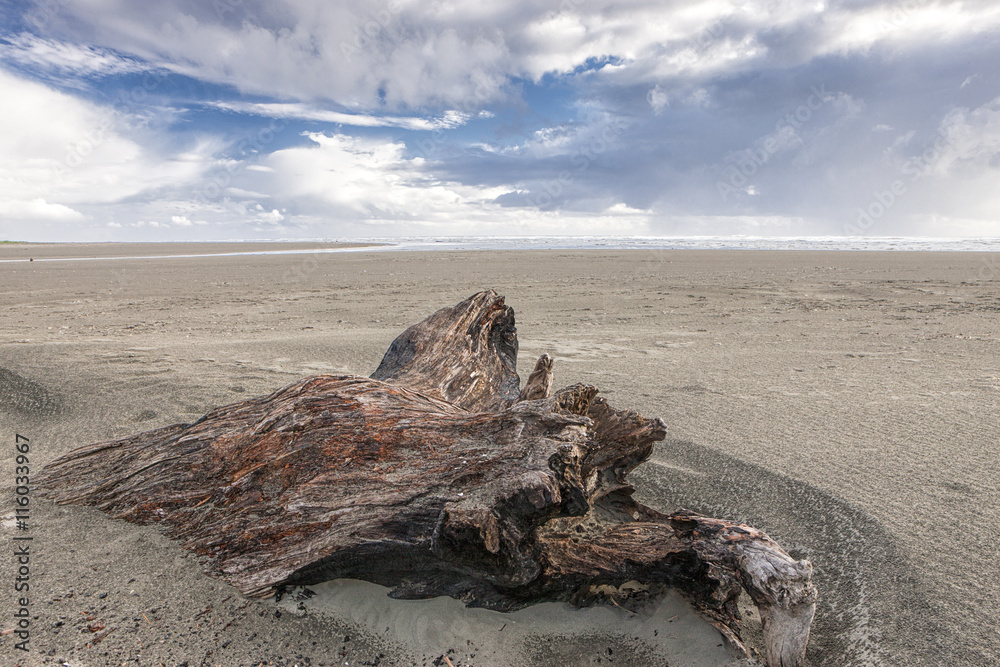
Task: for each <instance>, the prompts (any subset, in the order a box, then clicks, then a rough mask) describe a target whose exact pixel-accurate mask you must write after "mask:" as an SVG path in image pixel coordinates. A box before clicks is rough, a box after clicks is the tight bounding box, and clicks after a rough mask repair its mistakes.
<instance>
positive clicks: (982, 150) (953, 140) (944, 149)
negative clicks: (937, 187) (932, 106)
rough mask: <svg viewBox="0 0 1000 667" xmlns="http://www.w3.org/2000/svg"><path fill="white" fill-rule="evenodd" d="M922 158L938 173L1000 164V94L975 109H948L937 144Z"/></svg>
mask: <svg viewBox="0 0 1000 667" xmlns="http://www.w3.org/2000/svg"><path fill="white" fill-rule="evenodd" d="M931 152H933V153H934V155H933V156H932V155H930V153H931ZM921 158H923V161H924V163H926V164H927V165H928V166H929V167H931V168H932V169H933V170H934V171H935V172H936V173H938V174H947V173H954V172H957V171H959V170H972V171H974V172H975V173H980V172H982V171H983V170H990V169H996V168H997V167H1000V161H998V158H1000V97H997V98H996V99H994V100H993V101H991V102H989V103H987V104H984V105H983V106H981V107H978V108H976V109H972V110H970V109H968V108H959V109H953V110H952V111H950V112H948V114H947V115H945V117H944V118H943V119H942V121H941V126H940V128H939V130H938V137H936V140H935V142H934V145H933V146H932V147H931V148H928V149H927V151H925V155H923V156H921ZM928 158H930V159H928Z"/></svg>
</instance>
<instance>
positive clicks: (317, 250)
mask: <svg viewBox="0 0 1000 667" xmlns="http://www.w3.org/2000/svg"><path fill="white" fill-rule="evenodd" d="M405 249H406V248H405V247H403V246H402V245H370V246H357V247H352V248H313V249H305V250H302V249H300V250H253V251H246V252H211V253H197V254H191V255H120V256H117V257H32V258H19V259H0V264H8V263H11V262H95V261H106V260H116V259H188V258H194V257H239V256H246V255H325V254H330V253H340V252H372V251H375V252H380V251H387V250H405Z"/></svg>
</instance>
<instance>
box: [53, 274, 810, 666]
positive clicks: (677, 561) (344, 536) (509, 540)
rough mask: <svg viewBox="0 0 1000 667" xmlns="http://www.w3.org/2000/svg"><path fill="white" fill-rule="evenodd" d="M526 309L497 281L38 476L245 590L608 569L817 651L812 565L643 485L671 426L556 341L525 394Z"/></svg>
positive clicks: (507, 590)
mask: <svg viewBox="0 0 1000 667" xmlns="http://www.w3.org/2000/svg"><path fill="white" fill-rule="evenodd" d="M516 355H517V337H516V329H515V327H514V316H513V311H512V310H511V309H510V308H509V307H507V306H506V305H505V304H504V301H503V297H500V296H498V295H497V294H496V293H495V292H492V291H488V292H483V293H480V294H477V295H474V296H473V297H471V298H470V299H467V300H466V301H463V302H462V303H460V304H458V305H457V306H455V307H454V308H446V309H442V310H440V311H438V312H437V313H435V314H433V315H432V316H431V317H429V318H428V319H426V320H424V321H423V322H421V323H419V324H417V325H415V326H413V327H410V328H409V329H407V330H406V331H405V332H404V333H403V334H401V335H400V336H399V337H398V338H397V339H396V340H395V341H394V342H393V343H392V346H391V347H390V349H389V351H388V352H387V353H386V355H385V358H384V359H383V360H382V363H381V365H380V366H379V368H378V370H377V371H376V372H375V373H374V374H373V376H372V377H371V378H363V377H357V376H330V375H320V376H316V377H311V378H306V379H304V380H300V381H299V382H296V383H294V384H291V385H289V386H287V387H285V388H283V389H280V390H278V391H276V392H275V393H273V394H271V395H270V396H266V397H261V398H255V399H251V400H248V401H243V402H240V403H235V404H233V405H229V406H225V407H221V408H218V409H216V410H213V411H212V412H210V413H208V414H207V415H205V416H204V417H203V418H201V419H200V420H198V421H197V422H195V423H193V424H176V425H173V426H168V427H165V428H161V429H157V430H154V431H148V432H146V433H141V434H138V435H135V436H132V437H129V438H125V439H122V440H118V441H114V442H107V443H98V444H95V445H89V446H86V447H81V448H79V449H77V450H74V451H73V452H70V453H69V454H67V455H66V456H64V457H61V458H60V459H57V460H55V461H53V462H52V463H50V464H49V465H48V466H46V468H45V469H44V470H43V472H42V474H41V476H40V477H39V479H38V483H39V486H40V490H41V493H42V494H43V495H45V496H47V497H49V498H51V499H53V500H55V501H56V502H60V503H75V504H86V505H93V506H96V507H99V508H100V509H102V510H104V511H105V512H107V513H109V514H110V515H112V516H114V517H116V518H122V519H126V520H128V521H133V522H136V523H142V524H158V525H159V526H160V527H161V528H162V530H163V531H164V532H165V533H166V534H167V535H169V536H170V537H172V538H175V539H178V540H180V541H182V543H183V545H184V546H185V547H186V548H188V549H191V550H194V551H195V552H197V553H198V554H200V555H201V556H203V557H204V558H205V566H206V571H207V572H208V573H209V574H211V575H213V576H217V577H220V578H222V579H224V580H226V581H228V582H230V583H232V584H233V585H234V586H236V587H238V588H239V589H240V590H241V591H243V592H244V593H245V594H247V595H251V596H266V595H270V594H272V593H274V592H275V591H276V590H279V589H280V588H281V587H283V586H287V585H291V584H309V583H316V582H320V581H324V580H328V579H334V578H339V577H352V578H358V579H364V580H367V581H372V582H375V583H379V584H383V585H385V586H388V587H389V588H390V589H391V594H392V595H394V596H396V597H408V598H419V597H428V596H437V595H449V596H452V597H455V598H459V599H461V600H464V601H465V602H467V603H468V604H470V605H475V606H483V607H489V608H493V609H498V610H511V609H516V608H519V607H523V606H525V605H528V604H532V603H536V602H539V601H543V600H577V601H579V600H581V599H584V598H586V597H587V595H588V594H589V592H590V591H592V590H593V589H594V587H595V586H598V587H599V586H614V587H620V586H622V585H623V584H625V583H627V582H632V581H638V582H640V583H641V585H643V586H649V585H652V586H671V587H676V588H679V589H681V590H682V591H684V592H685V594H686V595H687V596H688V597H689V599H691V600H692V602H693V603H694V604H695V606H696V608H697V609H698V610H699V611H700V612H701V613H702V614H703V615H704V616H705V617H706V618H708V619H710V620H711V621H712V622H713V623H715V624H716V626H717V627H719V629H720V630H721V631H722V632H723V633H724V634H725V635H726V636H727V637H728V638H729V639H730V640H731V641H732V642H733V644H734V645H735V646H737V647H739V648H742V649H744V650H748V649H749V650H750V651H751V652H752V651H753V647H747V646H745V642H744V637H743V633H742V626H741V619H740V617H739V612H738V609H737V603H736V601H737V599H738V597H739V595H740V591H741V590H745V591H746V592H747V593H749V595H750V597H751V598H752V599H753V601H754V602H755V603H756V604H757V606H758V608H759V609H760V613H761V618H762V621H763V626H764V639H765V646H763V647H760V649H759V650H760V652H761V653H762V654H763V655H764V656H765V658H766V660H767V662H768V664H770V665H773V666H775V667H795V666H797V665H799V664H800V663H801V661H802V659H803V657H804V654H805V648H806V642H807V640H808V634H809V626H810V623H811V621H812V615H813V613H814V609H815V598H816V591H815V589H814V588H813V586H812V584H811V583H810V581H809V579H810V574H811V566H810V565H809V563H808V562H806V561H795V560H794V559H792V558H791V557H789V556H788V555H787V554H786V553H785V552H784V551H782V550H781V548H780V547H779V546H778V545H777V544H775V543H774V542H773V541H772V540H771V539H770V538H768V537H767V535H765V534H764V533H762V532H761V531H759V530H756V529H754V528H750V527H748V526H742V525H739V524H736V523H732V522H726V521H721V520H718V519H711V518H708V517H702V516H699V515H696V514H693V513H690V512H684V511H681V512H677V513H674V514H671V515H664V514H661V513H658V512H656V511H654V510H652V509H650V508H648V507H645V506H643V505H641V504H639V503H637V502H635V501H634V500H633V499H632V491H633V489H632V487H631V485H630V484H629V483H628V481H627V476H628V474H629V472H630V471H631V470H633V469H634V468H635V467H636V466H637V465H639V464H641V463H642V462H643V461H645V460H646V459H647V458H648V457H649V456H650V454H651V453H652V451H653V446H654V443H655V442H657V441H659V440H662V439H663V438H664V436H665V433H666V426H665V424H664V423H663V422H662V421H661V420H659V419H649V418H645V417H643V416H642V415H639V414H637V413H635V412H632V411H625V410H618V409H615V408H613V407H612V406H610V405H608V403H607V402H606V401H605V400H604V399H602V398H599V397H598V396H597V393H598V392H597V388H596V387H593V386H590V385H585V384H577V385H573V386H571V387H567V388H565V389H562V390H559V391H557V392H555V393H554V394H552V392H551V387H552V359H551V358H550V357H549V356H548V355H543V356H542V357H541V358H540V359H539V360H538V363H537V364H536V367H535V370H534V372H533V373H532V374H531V376H530V377H529V379H528V382H527V383H526V385H525V388H524V389H523V390H521V391H520V392H519V391H518V384H519V379H518V376H517V373H516V371H515V367H516Z"/></svg>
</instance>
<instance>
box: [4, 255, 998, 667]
mask: <svg viewBox="0 0 1000 667" xmlns="http://www.w3.org/2000/svg"><path fill="white" fill-rule="evenodd" d="M101 245H102V246H103V247H102V250H106V251H109V252H112V253H114V254H107V253H105V254H101V255H95V254H94V253H93V248H92V247H91V248H87V247H82V248H81V247H72V246H58V245H51V246H40V245H39V246H30V247H29V246H21V245H18V246H13V245H12V246H0V260H2V259H7V258H12V259H22V260H23V259H24V257H25V253H30V254H28V256H30V257H34V258H35V259H36V260H38V259H44V258H46V257H66V256H67V255H72V254H74V253H76V254H83V255H85V256H102V257H112V256H121V255H125V254H130V253H131V252H132V250H134V248H131V249H130V247H129V246H118V247H117V248H113V249H111V248H109V246H107V245H106V244H101ZM182 245H183V246H184V248H183V250H184V251H185V252H184V253H176V252H173V251H170V252H166V249H163V248H161V249H160V250H161V251H163V252H162V253H156V254H187V253H188V252H191V251H193V250H195V247H194V245H193V244H182ZM233 249H234V246H231V245H229V244H205V245H203V246H199V250H198V251H199V252H211V253H218V252H230V251H233ZM135 254H142V255H148V254H154V253H150V252H147V251H146V249H142V251H140V252H137V253H135ZM488 287H492V288H494V289H497V290H498V291H499V292H500V293H502V294H505V295H506V297H507V302H508V304H510V305H512V306H513V307H514V309H515V311H516V313H517V321H518V330H519V332H518V335H519V339H520V345H521V351H520V356H519V359H520V363H519V369H520V370H521V373H522V376H526V375H527V372H528V371H530V369H531V366H532V364H533V361H534V359H535V358H536V357H537V356H538V355H539V354H541V353H542V352H548V353H549V354H552V355H553V356H554V358H555V364H556V365H555V373H556V385H557V386H564V385H568V384H571V383H573V382H578V381H582V382H589V383H592V384H596V385H598V386H599V387H600V388H601V390H602V393H603V395H605V396H606V397H607V398H608V400H609V401H611V402H612V403H613V404H615V405H617V406H620V407H629V408H634V409H638V410H640V411H642V412H643V413H644V414H646V415H651V416H653V415H655V416H660V417H662V418H663V419H664V420H666V422H667V424H668V436H667V440H666V441H665V442H664V443H661V444H660V445H659V446H658V448H657V450H656V452H655V453H654V455H653V458H652V460H651V461H650V462H648V463H647V464H645V465H643V466H641V467H640V468H638V469H637V470H636V471H635V472H634V473H633V475H632V477H633V479H634V480H635V482H636V485H637V487H638V490H639V491H638V495H639V497H640V499H641V500H642V501H643V502H646V503H647V504H650V505H651V506H653V507H656V508H657V509H661V510H664V511H669V510H673V509H676V508H679V507H688V508H691V509H695V510H700V511H703V512H706V513H710V514H713V515H716V516H721V517H725V518H731V519H740V520H744V521H747V522H749V523H752V524H754V525H756V526H759V527H761V528H763V529H765V530H767V531H768V532H769V533H770V534H771V536H772V537H774V538H775V539H776V540H778V542H779V543H781V544H782V545H783V546H785V548H786V549H788V550H789V551H790V552H792V554H793V555H795V556H797V557H808V558H810V559H811V560H812V562H813V564H814V566H815V568H816V574H815V581H816V583H817V586H818V587H819V588H820V594H821V601H820V606H819V610H818V613H817V620H816V623H815V625H814V634H813V640H812V642H811V645H810V650H809V654H808V660H809V664H810V665H830V666H834V665H837V666H840V665H938V664H949V665H951V664H956V665H957V664H963V665H993V664H997V663H998V662H1000V639H998V636H997V634H996V629H995V619H996V618H998V617H1000V602H998V600H1000V583H998V581H997V578H996V576H995V572H996V564H997V562H1000V553H998V547H997V542H996V539H995V535H996V534H997V533H998V531H1000V509H998V508H1000V504H998V500H1000V498H998V495H1000V494H998V491H997V483H996V471H997V449H998V446H1000V444H998V443H1000V427H998V426H997V414H998V413H1000V410H998V406H1000V354H998V351H1000V348H998V346H997V345H998V344H997V340H998V336H1000V319H998V313H1000V290H998V287H1000V264H998V262H997V260H996V258H995V257H994V256H990V255H983V254H976V253H861V252H857V253H855V252H797V251H796V252H765V251H746V252H739V251H704V252H702V251H503V252H496V251H494V252H434V253H431V252H427V253H404V252H360V253H359V252H353V253H345V254H324V255H254V256H234V257H212V258H205V257H201V258H172V259H166V258H159V259H144V260H131V259H107V260H97V261H88V262H78V261H77V262H73V261H51V262H43V261H35V262H30V263H29V262H27V261H20V262H12V263H0V294H2V299H0V309H2V310H0V315H2V317H0V436H2V438H3V439H4V441H5V442H6V443H8V444H7V446H6V450H7V454H5V455H4V456H3V457H0V480H7V481H3V482H2V483H0V502H2V503H3V504H2V507H3V508H4V509H0V516H2V517H3V519H4V521H3V529H2V534H3V536H4V540H5V543H6V544H8V545H10V544H12V543H13V542H12V539H13V537H14V536H15V535H18V534H20V535H23V534H24V532H23V531H17V529H16V527H15V525H14V523H13V522H12V521H11V518H12V516H13V514H12V511H11V510H10V509H9V508H12V507H13V499H14V492H13V487H14V459H13V441H14V437H15V433H20V434H22V435H24V436H27V437H29V438H30V439H31V446H32V450H31V451H32V460H31V466H32V468H33V469H35V470H37V469H39V468H40V467H41V465H44V463H45V462H47V461H49V460H51V459H53V458H55V457H56V456H59V455H61V454H63V453H65V452H66V451H68V450H70V449H72V448H74V447H76V446H78V445H82V444H87V443H90V442H96V441H99V440H107V439H111V438H117V437H121V436H125V435H129V434H132V433H135V432H138V431H142V430H146V429H151V428H155V427H159V426H164V425H167V424H171V423H176V422H189V421H193V420H194V419H197V418H198V417H200V416H201V415H202V414H204V413H205V412H206V411H207V410H209V409H211V408H213V407H216V406H218V405H222V404H226V403H230V402H233V401H236V400H242V399H245V398H249V397H251V396H256V395H260V394H264V393H268V392H271V391H273V390H274V389H277V388H279V387H281V386H283V385H285V384H288V383H290V382H292V381H293V380H295V379H297V378H300V377H303V376H306V375H312V374H317V373H356V374H361V375H368V374H370V373H371V372H372V371H373V370H374V368H375V367H376V366H377V364H378V362H379V360H380V359H381V355H382V354H383V352H384V351H385V349H386V347H387V346H388V344H389V343H390V342H391V340H392V339H393V338H394V337H395V336H396V335H397V334H398V333H399V332H401V331H402V330H403V329H404V328H405V327H406V326H408V325H410V324H412V323H415V322H417V321H419V320H421V319H423V318H424V317H425V316H427V315H428V314H430V313H431V312H433V311H434V310H436V309H437V308H440V307H443V306H446V305H453V304H454V303H457V302H458V301H459V300H461V299H463V298H465V297H467V296H469V295H471V294H472V293H474V292H476V291H478V290H480V289H484V288H488ZM31 507H32V513H31V519H30V522H31V523H30V526H29V528H30V530H29V531H27V532H28V534H30V535H31V536H33V538H34V540H33V542H32V550H33V551H32V554H33V560H32V566H31V567H32V569H31V577H32V582H31V583H32V593H33V596H32V604H31V608H32V614H33V615H35V616H37V617H38V618H37V619H35V620H33V625H32V634H31V647H32V649H33V652H32V654H31V659H30V660H28V661H25V660H23V659H22V660H21V662H20V664H22V665H23V664H36V663H37V664H62V663H63V662H68V663H69V664H71V665H104V664H108V665H120V664H131V665H137V664H141V665H157V664H160V663H161V662H162V663H163V664H165V665H179V664H182V663H183V662H185V661H187V662H188V664H189V665H190V666H192V667H193V666H194V665H202V664H204V665H216V664H218V665H258V664H261V663H263V664H275V665H294V664H299V665H313V666H314V665H334V664H337V665H341V664H344V663H350V664H374V663H378V664H383V665H387V664H401V665H403V664H428V665H430V664H433V663H434V662H435V661H437V662H438V664H446V663H444V661H443V658H442V656H448V657H449V660H450V661H451V662H452V663H453V664H454V665H456V666H457V665H459V664H463V665H518V664H524V665H528V664H542V663H543V662H544V663H552V662H562V663H565V664H598V661H600V663H601V664H618V665H648V664H653V663H654V662H656V663H659V664H662V662H661V661H662V660H663V659H666V660H667V662H668V664H670V665H671V666H675V665H705V666H706V667H707V666H708V665H724V664H726V663H731V662H732V658H731V655H730V654H729V653H727V652H726V651H725V648H724V647H719V646H718V643H721V640H719V639H718V634H717V633H715V631H714V630H711V628H709V627H708V626H707V625H705V624H703V623H701V622H700V621H698V620H697V619H695V618H693V617H691V616H690V614H688V613H687V611H686V609H685V608H684V605H683V603H682V602H680V601H679V600H676V599H667V600H665V601H664V602H663V605H664V606H662V607H656V608H653V609H650V610H648V611H647V612H646V613H645V615H643V614H640V615H635V616H633V615H631V614H629V613H627V612H624V611H622V610H618V609H615V608H613V607H600V608H594V609H586V610H574V609H572V608H570V607H568V606H565V605H544V606H542V607H539V608H534V609H528V610H524V611H523V612H519V614H524V616H523V617H521V618H519V617H516V616H513V617H509V618H510V620H511V622H510V624H509V625H508V626H507V627H506V628H505V629H503V630H500V629H499V628H498V627H497V623H499V624H500V625H501V626H503V624H504V623H506V622H507V621H505V620H502V619H503V618H508V617H504V616H502V615H495V616H490V615H489V614H485V615H484V614H482V613H481V610H475V611H474V612H472V611H467V610H464V608H463V607H462V606H461V605H460V604H458V603H455V602H454V601H452V600H433V601H427V602H426V603H424V602H407V601H386V600H384V598H383V597H382V596H381V594H380V591H379V590H377V589H374V588H372V587H371V586H370V585H366V584H359V583H356V582H333V583H331V584H324V585H323V586H321V587H315V588H317V591H316V592H317V593H318V594H317V595H316V596H314V597H311V598H308V599H305V597H304V596H300V597H303V598H304V599H301V600H297V599H294V598H291V597H287V598H285V599H284V600H282V601H281V602H277V603H275V602H273V601H264V602H260V601H250V600H246V599H243V598H242V597H241V596H240V595H239V594H238V592H237V591H236V590H235V589H233V588H232V587H230V586H228V585H227V584H225V583H222V582H219V581H215V580H211V579H209V578H207V577H205V576H203V575H202V574H200V571H199V567H198V564H197V562H196V559H195V558H194V557H191V556H188V555H187V554H186V552H184V551H183V550H182V549H180V547H179V546H178V545H177V544H175V543H173V542H171V541H169V540H167V539H165V538H163V537H162V536H160V535H159V534H158V533H157V532H156V530H155V529H153V528H150V527H142V526H134V525H131V524H127V523H124V522H120V521H114V520H111V519H109V518H107V517H106V516H105V515H103V514H102V513H100V512H98V511H96V510H93V509H90V508H82V507H57V506H53V505H51V504H49V503H47V502H44V501H41V500H38V501H37V502H34V503H33V504H32V506H31ZM8 551H9V550H8ZM14 577H15V571H14V563H13V559H12V558H11V557H6V558H4V559H3V561H2V564H0V578H2V581H3V583H2V588H3V590H4V593H3V594H2V595H0V598H2V599H3V606H4V608H5V609H7V608H10V607H12V606H13V605H9V604H8V602H12V601H13V599H12V597H11V596H12V591H11V585H10V583H12V582H13V580H14ZM8 582H10V583H8ZM420 605H423V606H420ZM675 609H676V611H675ZM414 610H416V611H414ZM667 612H669V613H667ZM675 614H676V615H677V618H674V619H673V620H669V619H671V618H672V617H673V616H674V615H675ZM664 619H668V620H664ZM97 626H103V628H101V629H98V630H95V631H94V632H91V631H90V630H89V628H96V627H97ZM11 627H12V620H11V618H10V617H9V616H8V617H7V618H5V619H2V620H0V631H2V630H7V629H10V628H11ZM518 627H519V628H520V630H518V632H522V633H523V635H517V638H516V639H509V638H507V637H501V636H500V634H499V633H501V632H507V631H508V630H513V629H515V628H518ZM109 629H110V632H108V633H107V634H104V633H105V632H106V631H107V630H109ZM654 630H658V631H657V632H656V634H655V635H654V634H653V632H654ZM665 634H673V635H674V636H675V637H680V638H681V639H682V642H681V643H680V644H670V643H669V642H667V641H665V640H664V639H663V638H662V637H661V635H665ZM102 635H103V636H102ZM98 637H101V639H100V641H98V642H97V643H96V644H95V643H94V642H95V640H96V639H97V638H98ZM13 643H14V637H13V635H12V634H5V635H2V636H0V656H3V657H4V659H5V660H6V658H7V656H13V657H14V658H16V659H17V658H23V656H22V655H21V654H20V652H18V653H15V652H14V650H13ZM88 643H89V644H90V647H89V648H88ZM682 645H683V646H687V647H688V650H687V653H683V652H682V650H681V648H680V646H682ZM692 647H693V648H692ZM449 650H450V651H451V653H448V651H449ZM473 655H475V657H472V656H473ZM379 656H381V657H379Z"/></svg>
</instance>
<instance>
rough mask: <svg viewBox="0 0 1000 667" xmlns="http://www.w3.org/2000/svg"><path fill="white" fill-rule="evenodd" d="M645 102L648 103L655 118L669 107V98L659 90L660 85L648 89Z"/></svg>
mask: <svg viewBox="0 0 1000 667" xmlns="http://www.w3.org/2000/svg"><path fill="white" fill-rule="evenodd" d="M646 101H647V102H649V106H651V107H652V108H653V113H655V114H656V115H657V116H659V115H660V113H661V112H662V111H663V110H664V109H665V108H666V107H668V106H670V97H669V96H668V95H667V93H666V92H665V91H664V90H663V89H662V88H660V84H656V85H655V86H653V87H652V88H650V89H649V92H647V93H646Z"/></svg>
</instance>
